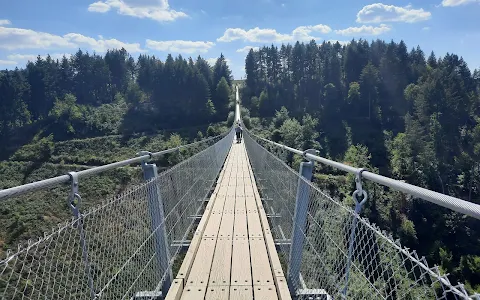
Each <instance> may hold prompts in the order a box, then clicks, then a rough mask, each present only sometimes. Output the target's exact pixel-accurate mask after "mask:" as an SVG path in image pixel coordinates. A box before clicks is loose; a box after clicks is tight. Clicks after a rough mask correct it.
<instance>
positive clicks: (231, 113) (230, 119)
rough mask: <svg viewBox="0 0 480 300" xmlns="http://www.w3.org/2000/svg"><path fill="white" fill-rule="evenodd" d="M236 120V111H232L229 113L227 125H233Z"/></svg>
mask: <svg viewBox="0 0 480 300" xmlns="http://www.w3.org/2000/svg"><path fill="white" fill-rule="evenodd" d="M234 121H235V113H234V112H233V111H231V112H229V113H228V117H227V126H228V127H232V125H233V122H234Z"/></svg>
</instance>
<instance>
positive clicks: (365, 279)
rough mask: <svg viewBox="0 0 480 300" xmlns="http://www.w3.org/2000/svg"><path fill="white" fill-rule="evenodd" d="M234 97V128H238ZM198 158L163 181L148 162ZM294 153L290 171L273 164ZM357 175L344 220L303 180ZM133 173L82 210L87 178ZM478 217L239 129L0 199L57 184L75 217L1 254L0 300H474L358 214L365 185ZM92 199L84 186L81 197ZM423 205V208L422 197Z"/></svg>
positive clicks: (455, 203) (473, 210) (442, 198)
mask: <svg viewBox="0 0 480 300" xmlns="http://www.w3.org/2000/svg"><path fill="white" fill-rule="evenodd" d="M238 102H239V97H238V89H237V105H236V114H235V120H236V121H239V120H240V110H239V104H238ZM200 144H201V145H203V146H204V148H205V149H204V150H202V151H200V152H198V153H197V154H195V155H193V156H191V157H190V158H188V159H186V160H184V161H182V162H181V163H179V164H178V165H175V166H174V167H172V168H170V169H168V170H166V171H164V172H162V173H160V174H159V173H158V171H157V166H156V165H155V164H154V163H150V161H152V160H154V159H156V158H158V157H161V156H162V155H165V154H168V153H174V152H176V151H179V150H181V149H186V148H191V147H193V146H195V145H196V146H198V145H200ZM278 152H282V153H285V152H289V153H293V154H294V155H301V156H302V157H303V159H304V162H302V163H301V164H300V170H299V171H298V172H297V171H295V170H293V169H291V168H290V167H289V166H288V165H286V164H285V163H284V161H283V160H282V159H281V158H280V157H279V156H278V155H277V153H278ZM318 163H319V164H325V165H328V166H330V167H332V168H336V169H339V170H341V171H344V172H347V173H352V174H354V175H355V190H354V191H352V199H353V202H354V203H355V205H354V207H353V209H352V208H351V207H348V206H346V205H345V204H344V203H343V202H342V201H341V200H338V199H334V198H333V197H331V196H330V195H329V194H328V192H325V191H324V190H323V189H321V188H320V187H318V186H317V185H315V184H313V183H312V182H311V179H312V174H313V172H314V166H315V164H318ZM132 164H141V166H142V172H143V178H144V182H142V183H140V184H138V185H135V186H133V187H131V188H129V189H128V190H126V191H124V192H123V193H121V194H119V195H117V196H115V197H113V198H111V199H105V201H103V202H102V203H101V204H100V205H97V206H95V207H91V208H88V209H84V208H83V206H82V201H83V200H84V199H82V191H81V189H80V188H79V186H80V183H81V182H82V180H83V179H84V178H86V177H89V176H95V175H97V174H99V173H102V172H105V171H108V170H115V169H117V168H119V167H122V166H128V165H132ZM367 180H368V181H372V182H375V183H376V184H380V185H383V186H385V187H386V188H391V189H394V190H397V191H399V192H402V193H405V194H408V195H411V196H412V197H413V198H414V199H415V200H414V201H429V202H431V203H434V204H436V205H440V206H443V207H446V208H448V209H450V210H452V211H455V212H457V213H462V214H464V215H466V216H467V217H473V218H476V219H480V206H479V205H476V204H474V203H470V202H467V201H463V200H461V199H457V198H453V197H449V196H447V195H443V194H439V193H436V192H433V191H429V190H426V189H423V188H420V187H416V186H413V185H409V184H407V183H404V182H400V181H396V180H394V179H391V178H387V177H384V176H380V175H378V174H374V173H371V172H368V171H367V170H364V169H362V168H356V167H352V166H347V165H344V164H342V163H338V162H335V161H331V160H328V159H325V158H322V157H319V156H317V152H316V151H315V150H305V151H302V150H297V149H293V148H290V147H287V146H284V145H281V144H278V143H275V142H272V141H269V140H266V139H263V138H260V137H257V136H255V135H254V134H252V133H250V132H248V131H246V132H245V135H244V139H243V141H242V142H241V143H236V142H235V141H234V130H233V129H231V130H230V131H229V132H227V133H226V134H224V135H221V136H217V137H212V138H209V139H205V140H202V141H199V142H196V143H192V144H189V145H184V146H180V147H177V148H173V149H168V150H164V151H160V152H154V153H152V152H140V153H138V155H137V157H135V158H132V159H129V160H126V161H121V162H117V163H113V164H109V165H105V166H101V167H96V168H91V169H87V170H83V171H78V172H70V173H68V174H66V175H63V176H58V177H55V178H50V179H46V180H42V181H38V182H34V183H29V184H26V185H22V186H18V187H14V188H10V189H5V190H0V205H2V202H3V201H11V199H14V198H15V197H18V196H21V195H23V194H26V193H32V192H35V191H39V190H48V189H51V188H52V187H56V186H59V185H61V184H70V193H69V195H66V196H65V197H66V199H67V204H68V207H69V208H70V211H71V214H72V217H71V218H70V219H68V220H65V221H64V222H63V223H60V224H59V225H58V226H57V227H55V228H53V229H52V231H50V232H46V233H45V234H44V236H42V237H39V238H38V239H36V240H31V241H28V243H26V244H21V245H19V246H18V248H17V249H10V250H8V251H7V253H6V255H5V257H0V296H1V299H132V300H134V299H137V300H144V299H168V300H174V299H175V300H178V299H262V300H263V299H267V300H270V299H281V300H284V299H480V296H479V295H469V294H468V293H467V291H466V290H465V288H464V287H463V285H461V284H453V283H451V282H450V281H449V279H448V277H447V276H446V275H445V274H442V273H441V272H440V270H439V268H437V267H435V266H433V267H430V266H429V265H428V263H427V261H426V260H425V259H424V258H423V257H419V256H418V255H417V254H416V252H415V251H414V250H410V249H407V248H404V247H402V246H401V244H400V242H399V241H397V240H394V239H393V238H392V237H391V235H390V234H389V233H386V232H383V231H381V230H380V229H379V228H378V227H377V226H375V225H374V224H371V223H370V222H369V221H368V220H367V219H365V218H362V217H361V216H360V213H361V210H362V207H363V205H364V203H365V202H366V201H368V196H369V195H368V191H366V190H365V189H364V187H363V184H362V183H363V182H365V181H367ZM85 188H89V187H85ZM422 199H423V200H422Z"/></svg>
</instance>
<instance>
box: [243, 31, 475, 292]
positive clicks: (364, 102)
mask: <svg viewBox="0 0 480 300" xmlns="http://www.w3.org/2000/svg"><path fill="white" fill-rule="evenodd" d="M245 68H246V75H247V77H246V84H245V87H244V88H243V89H242V101H243V104H244V105H245V106H246V107H247V108H248V109H249V112H248V111H246V112H247V115H245V114H244V122H245V124H246V125H247V126H250V127H252V128H253V130H254V131H255V132H257V133H260V134H262V135H264V136H267V137H268V138H271V139H273V140H275V141H280V142H282V143H285V144H286V145H288V146H291V147H295V148H299V149H307V148H316V149H320V150H321V155H322V156H326V157H330V158H333V159H335V160H337V161H342V162H345V163H348V164H351V165H355V166H358V167H366V168H368V169H369V170H373V171H374V172H379V173H380V174H382V175H386V176H390V177H393V178H396V179H399V180H404V181H406V182H408V183H411V184H415V185H418V186H422V187H425V188H428V189H431V190H434V191H437V192H441V193H445V194H448V195H451V196H455V197H460V198H462V199H465V200H468V201H472V202H476V203H479V202H480V177H479V175H480V168H479V166H480V161H479V158H480V111H479V107H480V106H479V104H480V97H479V95H480V72H479V71H478V70H476V71H474V72H473V74H472V73H471V71H470V69H469V68H468V66H467V64H466V63H465V62H464V61H463V59H462V58H459V57H458V56H457V55H454V54H447V55H445V56H444V57H441V58H437V57H436V56H435V54H434V53H431V54H430V55H428V57H426V56H425V54H424V53H423V51H422V50H421V49H420V48H419V47H417V48H413V49H412V50H411V51H409V50H408V48H407V46H406V44H405V43H404V42H403V41H401V42H400V43H395V42H393V41H392V42H390V43H386V42H384V41H380V40H377V41H373V42H371V43H369V42H367V41H365V40H359V41H355V40H354V41H352V42H350V43H349V44H347V45H346V46H342V45H341V44H339V43H335V44H331V43H325V42H324V43H322V44H316V43H315V41H312V42H310V43H308V44H301V43H298V42H297V43H296V44H295V45H282V46H281V47H276V46H271V47H263V48H260V49H259V50H258V51H254V50H253V49H252V50H250V52H249V53H248V55H247V57H246V60H245ZM290 159H291V158H290ZM316 172H317V174H316V181H317V183H318V184H319V185H320V186H322V187H325V188H326V189H328V190H329V192H330V193H331V194H332V195H333V196H335V197H338V198H340V199H344V201H345V202H346V203H347V204H349V205H351V199H350V198H351V193H352V191H353V188H354V187H353V186H352V185H351V184H352V183H353V178H352V177H351V176H347V177H346V176H345V175H344V174H342V173H341V172H338V171H335V170H333V169H330V168H326V167H322V166H317V171H316ZM367 188H368V191H369V200H368V202H367V204H366V207H365V209H364V211H363V214H364V215H365V216H367V217H369V219H370V220H371V221H373V222H374V223H376V224H378V225H379V226H380V227H381V228H383V229H386V230H388V231H389V232H392V233H393V235H394V237H396V238H400V239H401V241H402V243H403V244H404V245H405V246H407V247H410V248H411V249H417V250H418V252H419V253H420V254H421V255H425V256H427V258H428V260H429V261H430V262H433V263H437V264H439V265H440V266H441V268H442V270H443V271H444V272H446V273H450V274H451V278H452V279H453V280H454V281H457V280H458V281H461V282H463V283H466V285H467V287H468V288H469V289H475V290H477V291H479V290H480V243H479V241H480V222H479V221H477V220H474V219H473V218H470V217H464V216H462V215H460V214H457V213H453V212H451V211H449V210H447V209H443V208H440V207H438V206H435V205H433V204H429V203H426V202H424V201H421V200H413V199H411V198H410V197H407V196H405V195H403V194H401V193H396V192H393V191H391V190H389V189H385V188H383V187H380V186H379V185H374V184H371V183H368V184H367Z"/></svg>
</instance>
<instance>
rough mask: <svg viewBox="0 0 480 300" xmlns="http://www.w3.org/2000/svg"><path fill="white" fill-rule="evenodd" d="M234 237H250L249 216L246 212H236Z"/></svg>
mask: <svg viewBox="0 0 480 300" xmlns="http://www.w3.org/2000/svg"><path fill="white" fill-rule="evenodd" d="M233 236H234V237H242V238H246V237H248V230H247V214H246V213H245V211H243V212H237V211H236V210H235V223H234V226H233Z"/></svg>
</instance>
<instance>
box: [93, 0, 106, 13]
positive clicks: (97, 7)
mask: <svg viewBox="0 0 480 300" xmlns="http://www.w3.org/2000/svg"><path fill="white" fill-rule="evenodd" d="M110 8H111V7H110V5H108V4H107V3H105V2H102V1H98V2H95V3H92V4H90V5H89V6H88V11H92V12H99V13H105V12H107V11H109V10H110Z"/></svg>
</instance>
